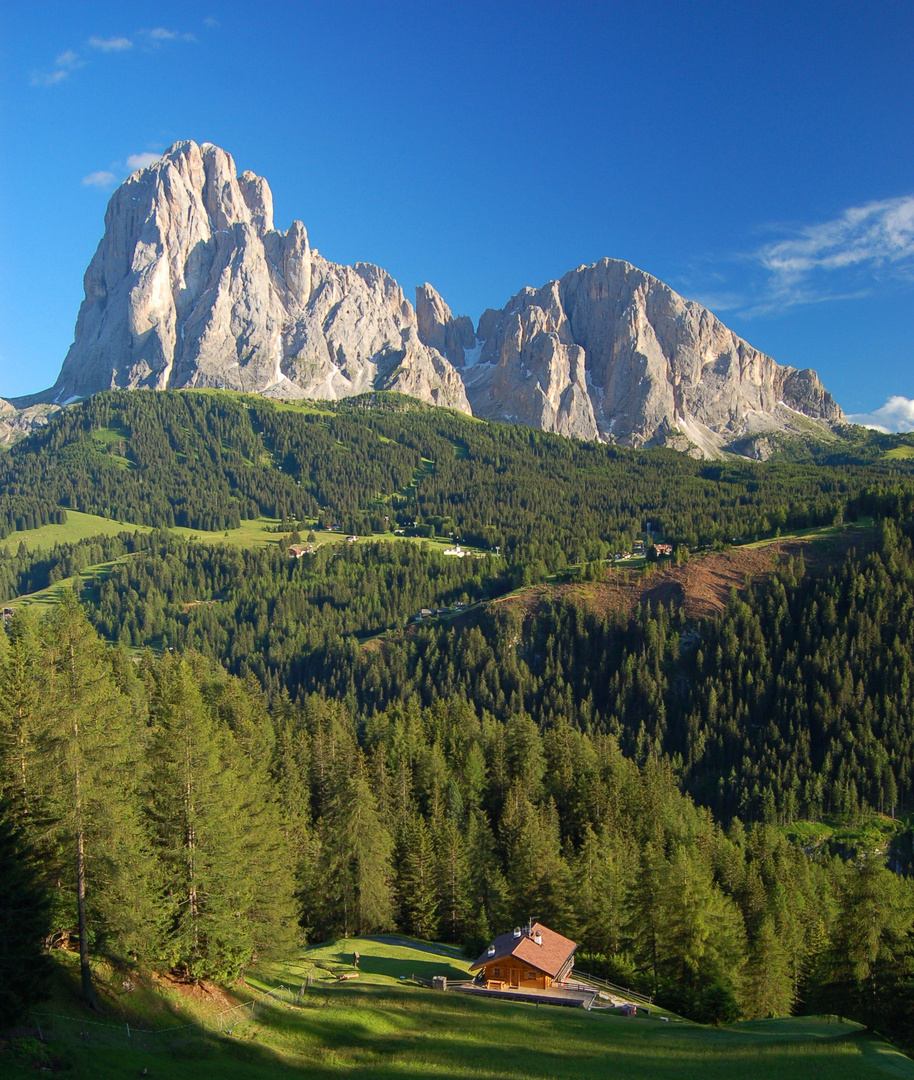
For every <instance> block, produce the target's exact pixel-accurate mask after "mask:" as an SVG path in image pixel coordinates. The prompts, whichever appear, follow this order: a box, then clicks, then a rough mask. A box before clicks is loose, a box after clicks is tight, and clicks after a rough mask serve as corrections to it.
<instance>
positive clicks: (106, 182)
mask: <svg viewBox="0 0 914 1080" xmlns="http://www.w3.org/2000/svg"><path fill="white" fill-rule="evenodd" d="M116 183H117V175H116V173H113V172H111V170H110V169H101V170H99V172H93V173H89V175H88V176H84V177H83V187H96V188H110V187H113V186H114V185H115V184H116Z"/></svg>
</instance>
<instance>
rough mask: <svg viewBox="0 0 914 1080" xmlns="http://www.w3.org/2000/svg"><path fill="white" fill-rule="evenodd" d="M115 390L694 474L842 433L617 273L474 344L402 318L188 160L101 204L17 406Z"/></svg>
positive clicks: (532, 306) (574, 278) (217, 166)
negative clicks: (389, 417) (395, 406)
mask: <svg viewBox="0 0 914 1080" xmlns="http://www.w3.org/2000/svg"><path fill="white" fill-rule="evenodd" d="M114 387H123V388H130V389H134V388H137V389H139V388H149V389H156V390H164V389H182V388H190V387H219V388H224V389H232V390H242V391H247V392H252V393H257V394H263V395H265V396H268V397H279V398H305V397H308V398H323V399H330V400H335V399H339V398H343V397H349V396H352V395H356V394H360V393H363V392H366V391H369V390H396V391H400V392H402V393H405V394H409V395H411V396H413V397H416V398H419V399H420V400H422V401H426V402H429V403H431V404H435V405H442V406H447V407H450V408H453V409H457V410H460V411H462V412H466V413H472V414H473V415H476V416H480V417H484V418H487V419H492V420H504V421H509V422H514V423H521V424H526V425H529V426H531V427H534V428H540V429H542V430H546V431H552V432H558V433H560V434H564V435H569V436H574V437H577V438H582V439H601V440H604V441H609V442H618V443H621V444H623V445H627V446H636V447H637V446H647V445H658V444H660V445H670V446H674V447H677V448H679V449H683V450H690V451H691V452H692V453H696V454H703V455H706V456H716V455H718V454H719V453H720V452H721V451H722V450H728V449H729V450H731V451H735V452H742V453H748V454H750V456H764V455H765V453H766V452H767V449H766V447H767V446H768V443H767V439H766V436H767V434H768V433H770V432H772V431H774V432H777V431H785V432H803V433H805V434H817V433H825V432H826V431H827V430H828V427H829V426H830V425H831V424H832V423H835V422H841V421H842V420H843V419H844V415H843V413H842V411H841V409H840V408H839V406H838V405H837V404H836V403H835V401H834V400H833V399H832V397H831V395H830V394H829V393H828V392H827V391H826V390H825V388H824V387H823V385H822V383H821V382H820V381H819V379H818V377H817V375H816V373H815V372H814V371H811V370H808V369H807V370H804V371H797V370H795V369H794V368H790V367H784V366H781V365H779V364H777V363H776V362H775V361H774V360H773V359H771V357H769V356H766V355H764V354H763V353H760V352H759V351H758V350H756V349H754V348H752V346H751V345H748V344H747V343H746V342H745V341H743V340H742V339H741V338H739V337H738V336H737V335H736V334H734V333H733V332H732V331H731V330H729V329H727V327H726V326H724V324H723V323H721V322H720V320H718V319H717V318H716V317H715V316H714V315H713V314H711V312H709V311H708V310H707V309H706V308H703V307H702V306H701V305H699V304H696V303H694V302H692V301H688V300H684V299H683V298H682V297H681V296H679V295H678V294H677V293H675V292H674V291H673V290H672V289H670V288H669V287H668V286H666V285H664V284H663V282H661V281H659V280H658V279H657V278H654V277H652V276H651V275H650V274H646V273H644V272H643V271H641V270H638V269H636V268H635V267H634V266H632V265H630V264H629V263H626V262H621V261H618V260H614V259H602V260H601V261H600V262H597V263H594V264H593V265H591V266H581V267H578V268H577V269H575V270H571V271H569V273H567V274H565V276H564V277H562V278H561V279H560V280H558V281H551V282H549V283H548V284H546V285H544V286H543V287H542V288H541V289H538V290H536V289H531V288H526V289H523V290H522V291H521V292H519V293H518V294H517V295H516V296H514V297H513V298H512V299H511V300H510V301H509V302H508V304H507V305H506V306H505V307H504V308H502V309H501V310H492V309H489V310H487V311H486V312H485V313H484V314H483V315H482V317H481V318H480V320H479V324H478V325H477V326H476V327H474V326H473V323H472V322H471V320H470V319H469V318H467V317H466V316H460V317H455V316H453V315H452V313H451V310H450V308H449V307H448V305H447V304H446V303H445V302H444V300H443V299H442V298H441V296H439V294H438V293H437V292H436V290H435V289H434V288H433V287H432V286H431V285H429V284H427V283H426V284H424V285H422V286H420V287H419V288H418V289H417V290H416V306H415V308H414V307H413V305H412V304H410V302H409V301H408V300H407V299H406V298H405V296H404V295H403V291H402V289H401V288H400V286H399V285H398V284H397V282H396V281H395V280H394V279H393V278H392V277H391V276H390V275H389V274H388V273H387V272H386V271H385V270H383V269H381V268H380V267H377V266H373V265H371V264H368V263H356V265H355V266H353V267H349V266H341V265H338V264H336V263H332V262H329V261H328V260H327V259H325V258H323V257H322V256H321V255H320V254H319V253H318V251H317V250H316V249H312V248H311V246H310V244H309V242H308V235H307V232H306V230H305V227H304V225H303V224H302V223H301V222H300V221H295V222H293V224H292V226H291V227H290V228H289V229H288V231H286V232H279V231H277V230H276V229H274V228H273V200H272V194H271V192H270V188H269V185H268V184H267V182H266V180H264V179H263V178H262V177H259V176H256V175H255V174H254V173H251V172H244V173H242V174H241V175H240V176H238V175H237V174H236V169H235V164H234V161H233V160H232V158H231V156H230V155H229V154H227V153H226V152H225V151H223V150H221V149H219V147H217V146H213V145H212V144H211V143H203V144H202V145H200V146H198V145H197V144H196V143H194V142H181V143H176V144H175V145H174V146H172V147H171V149H170V150H168V152H167V153H166V154H165V155H164V156H163V157H162V158H161V159H160V160H159V161H157V162H155V163H154V164H153V165H150V166H149V167H147V168H145V169H141V170H139V171H137V172H135V173H134V174H133V175H132V176H130V177H129V178H128V179H127V180H126V181H125V182H124V183H123V184H122V185H121V186H120V187H119V188H118V189H117V191H116V192H115V193H114V195H113V196H112V198H111V201H110V203H109V205H108V210H107V213H106V215H105V234H104V236H103V238H102V241H101V243H100V244H99V247H98V250H97V251H96V253H95V256H94V257H93V259H92V262H91V263H90V265H89V268H88V270H87V271H86V275H85V300H84V301H83V303H82V305H81V307H80V311H79V317H78V319H77V323H76V333H75V340H74V342H73V344H72V346H71V347H70V350H69V352H68V353H67V356H66V359H65V360H64V363H63V367H62V369H61V372H60V375H59V376H58V379H57V382H56V383H55V384H54V386H53V387H51V388H50V389H49V390H47V391H44V392H43V393H40V394H36V395H33V396H31V397H28V398H19V399H15V400H14V401H13V404H14V405H15V406H17V407H19V408H22V407H27V406H34V405H36V404H39V403H44V404H51V403H53V404H56V405H62V404H66V403H67V402H70V401H72V400H74V399H77V398H83V397H87V396H90V395H92V394H95V393H97V392H99V391H102V390H107V389H111V388H114ZM38 419H39V420H41V419H44V417H43V415H42V416H40V417H39V418H38ZM21 423H25V421H24V420H23V421H21Z"/></svg>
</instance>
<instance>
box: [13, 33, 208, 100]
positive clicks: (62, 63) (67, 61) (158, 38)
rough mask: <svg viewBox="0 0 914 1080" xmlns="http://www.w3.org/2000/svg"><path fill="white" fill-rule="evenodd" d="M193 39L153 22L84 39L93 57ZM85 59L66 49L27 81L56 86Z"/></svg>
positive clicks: (146, 50)
mask: <svg viewBox="0 0 914 1080" xmlns="http://www.w3.org/2000/svg"><path fill="white" fill-rule="evenodd" d="M214 24H215V20H212V21H210V20H204V25H207V26H210V25H214ZM196 40H197V39H196V37H195V36H194V35H193V34H191V33H189V32H187V31H184V30H170V29H168V28H167V27H164V26H155V27H152V28H151V29H149V28H147V29H143V30H137V31H136V33H134V34H132V35H131V36H130V37H127V36H125V35H123V34H116V35H113V36H111V37H103V36H102V35H101V34H93V36H92V37H90V38H89V39H88V40H87V42H86V45H87V46H88V49H89V50H90V53H89V55H90V56H91V55H93V54H94V55H95V56H96V59H97V58H98V54H99V53H102V54H105V53H109V54H110V53H121V52H126V51H128V50H129V49H132V48H133V47H134V44H137V45H139V46H141V47H142V49H143V51H145V52H151V51H153V50H155V49H159V48H161V47H162V46H164V45H168V44H169V43H171V42H182V41H184V42H193V41H196ZM88 63H89V60H88V59H86V57H85V56H84V55H82V54H81V53H78V52H76V50H74V49H68V50H67V51H66V52H63V53H61V54H60V56H58V57H57V59H56V60H55V61H54V65H53V67H52V68H45V69H36V70H34V71H32V72H31V74H30V76H29V83H30V85H32V86H57V85H58V84H59V83H61V82H63V81H64V80H65V79H67V78H69V76H70V73H71V72H72V71H75V70H76V69H77V68H81V67H85V66H86V64H88Z"/></svg>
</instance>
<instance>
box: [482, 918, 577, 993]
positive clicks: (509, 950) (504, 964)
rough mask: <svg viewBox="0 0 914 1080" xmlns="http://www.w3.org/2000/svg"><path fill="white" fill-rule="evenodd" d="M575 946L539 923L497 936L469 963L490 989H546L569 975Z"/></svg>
mask: <svg viewBox="0 0 914 1080" xmlns="http://www.w3.org/2000/svg"><path fill="white" fill-rule="evenodd" d="M577 947H578V946H577V943H576V942H574V941H571V940H570V939H569V938H566V937H562V935H561V934H557V933H556V932H555V931H554V930H550V929H549V927H548V926H543V924H542V923H538V922H536V923H530V924H528V925H527V926H525V927H523V928H521V927H519V926H516V927H515V928H514V930H513V931H512V932H510V933H507V934H502V935H501V936H500V937H497V938H496V939H495V940H494V941H493V942H492V944H491V945H490V946H489V947H488V949H486V951H485V952H484V953H483V954H482V956H480V957H479V959H478V960H477V961H476V963H475V964H472V965H471V967H470V971H479V972H480V974H481V976H482V977H483V978H484V979H485V983H486V986H487V987H488V988H489V989H493V990H502V989H511V988H514V987H517V988H518V989H520V988H521V987H528V988H531V989H539V990H548V989H549V988H550V987H552V986H555V985H556V984H561V983H563V982H564V981H565V979H567V978H568V976H569V975H570V974H571V969H572V967H573V966H574V953H575V950H576V949H577Z"/></svg>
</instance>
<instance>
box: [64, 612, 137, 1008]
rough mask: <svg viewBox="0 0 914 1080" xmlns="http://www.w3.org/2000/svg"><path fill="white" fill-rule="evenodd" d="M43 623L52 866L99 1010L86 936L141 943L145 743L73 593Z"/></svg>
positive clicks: (127, 945) (85, 988)
mask: <svg viewBox="0 0 914 1080" xmlns="http://www.w3.org/2000/svg"><path fill="white" fill-rule="evenodd" d="M45 630H46V640H45V662H46V664H47V666H48V690H47V700H46V708H47V715H48V717H49V720H48V725H47V746H48V750H49V758H48V766H49V773H48V776H49V780H50V781H51V782H50V784H49V790H50V794H49V807H50V813H51V815H52V816H53V819H54V828H53V838H54V843H55V846H56V866H55V874H56V875H57V879H58V881H59V882H60V885H61V887H62V890H63V899H64V900H65V901H66V898H67V897H70V896H72V897H73V898H74V900H75V908H76V921H77V934H78V941H79V956H80V977H81V983H82V992H83V997H84V998H85V1000H86V1003H87V1004H88V1005H90V1007H92V1008H98V1002H97V999H96V996H95V990H94V987H93V984H92V974H91V968H90V965H89V946H90V936H92V937H95V938H97V939H98V942H101V941H103V940H104V939H105V938H106V937H107V938H108V939H109V940H110V942H111V944H113V945H115V946H119V947H120V948H121V949H123V950H129V949H137V948H138V947H141V946H142V943H143V936H144V929H143V928H144V925H145V924H146V923H147V918H148V913H149V902H150V896H149V893H148V891H147V884H148V876H147V875H148V870H149V864H148V862H147V859H146V855H145V844H144V839H143V833H142V829H141V824H140V820H139V813H138V806H137V803H136V798H135V793H136V787H137V766H136V760H137V756H138V752H139V751H141V749H142V741H141V735H140V732H139V731H138V730H137V729H136V727H135V726H134V725H133V724H132V718H131V716H130V712H129V702H128V701H127V700H126V699H125V698H124V697H123V695H122V694H121V693H120V691H119V690H118V688H117V686H116V684H115V682H114V679H113V678H112V673H111V668H110V664H109V663H108V656H107V650H106V648H105V646H104V644H103V643H102V642H101V641H100V640H99V638H98V636H97V635H96V633H95V631H94V630H93V628H92V627H91V625H90V624H89V622H88V620H87V619H86V617H85V614H84V613H83V612H82V610H81V609H80V608H79V605H78V603H77V601H76V598H75V596H74V595H73V593H72V592H70V591H65V592H64V593H63V594H62V597H61V600H60V602H59V603H58V605H57V606H56V608H55V609H54V611H53V612H52V614H51V617H50V619H49V621H48V623H47V625H46V627H45ZM51 769H53V772H51ZM65 910H66V903H65V905H64V911H65ZM90 924H91V928H90Z"/></svg>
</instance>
